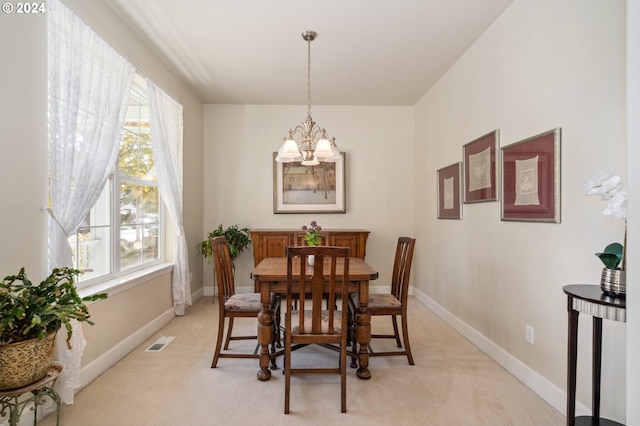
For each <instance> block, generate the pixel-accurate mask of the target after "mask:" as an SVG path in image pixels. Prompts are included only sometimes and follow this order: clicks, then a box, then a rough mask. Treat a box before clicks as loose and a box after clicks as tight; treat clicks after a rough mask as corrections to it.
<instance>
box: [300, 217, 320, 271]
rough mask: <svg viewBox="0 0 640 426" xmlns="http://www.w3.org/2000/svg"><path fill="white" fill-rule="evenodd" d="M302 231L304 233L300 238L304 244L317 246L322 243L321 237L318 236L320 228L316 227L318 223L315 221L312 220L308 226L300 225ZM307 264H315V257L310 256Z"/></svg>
mask: <svg viewBox="0 0 640 426" xmlns="http://www.w3.org/2000/svg"><path fill="white" fill-rule="evenodd" d="M302 231H304V234H303V235H302V238H304V242H305V243H306V244H307V245H308V246H317V245H319V244H320V243H321V242H322V235H321V234H320V231H322V227H321V226H320V225H318V222H316V221H315V220H312V221H311V223H310V224H309V226H307V225H302ZM307 262H308V263H309V265H312V266H313V264H314V263H315V256H313V255H311V256H309V257H307Z"/></svg>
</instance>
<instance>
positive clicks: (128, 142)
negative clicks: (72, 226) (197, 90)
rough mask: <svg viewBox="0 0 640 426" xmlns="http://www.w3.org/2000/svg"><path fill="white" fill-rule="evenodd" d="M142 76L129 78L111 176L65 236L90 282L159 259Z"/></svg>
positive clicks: (156, 196)
mask: <svg viewBox="0 0 640 426" xmlns="http://www.w3.org/2000/svg"><path fill="white" fill-rule="evenodd" d="M148 109H149V108H148V101H147V85H146V80H145V78H144V77H143V76H142V75H140V74H137V73H136V75H135V77H134V81H133V86H132V90H131V96H130V98H129V104H128V107H127V113H126V119H125V124H124V128H123V129H122V134H121V140H120V151H119V156H118V162H117V166H116V170H114V173H113V177H112V178H111V179H110V180H109V182H108V183H107V184H106V185H105V188H104V190H103V191H102V194H101V196H100V198H99V200H98V202H97V203H96V205H95V206H94V207H93V208H92V209H91V211H90V212H89V214H88V215H87V217H86V218H85V220H84V224H83V225H82V226H81V227H79V228H78V231H77V233H76V235H73V236H71V237H70V238H69V243H70V244H71V247H72V250H73V263H74V267H76V268H78V269H81V270H86V269H89V271H88V272H85V273H84V274H82V275H80V277H79V281H81V282H87V281H89V280H92V281H95V280H96V279H99V278H102V279H104V278H106V277H108V276H117V275H120V274H122V273H126V272H131V271H134V270H136V269H140V268H143V267H146V266H149V265H150V264H153V263H159V262H160V260H161V258H162V210H161V205H162V204H161V202H160V195H159V191H158V182H157V177H156V173H155V167H154V163H153V151H152V138H151V130H150V129H151V128H150V123H149V111H148Z"/></svg>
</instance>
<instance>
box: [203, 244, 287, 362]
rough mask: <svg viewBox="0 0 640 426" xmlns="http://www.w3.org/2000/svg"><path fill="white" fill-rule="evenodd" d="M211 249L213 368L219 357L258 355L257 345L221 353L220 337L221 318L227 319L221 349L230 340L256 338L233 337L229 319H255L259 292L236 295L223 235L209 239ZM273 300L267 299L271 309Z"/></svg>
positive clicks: (256, 356) (257, 310)
mask: <svg viewBox="0 0 640 426" xmlns="http://www.w3.org/2000/svg"><path fill="white" fill-rule="evenodd" d="M211 249H212V254H213V259H214V261H215V266H216V276H217V280H218V338H217V341H216V349H215V352H214V355H213V361H212V363H211V368H216V366H217V364H218V359H219V358H259V356H260V355H259V354H258V347H259V346H258V345H257V343H256V349H255V350H254V351H253V353H241V352H230V353H225V352H222V338H223V336H224V324H225V320H226V319H227V318H228V319H229V325H228V329H227V337H226V339H225V342H224V350H225V351H227V350H229V342H230V341H231V340H249V339H257V336H255V335H252V336H246V335H243V336H240V335H238V336H233V335H232V332H233V320H234V318H253V319H254V320H256V318H257V317H258V313H259V312H260V310H261V308H262V303H261V302H260V293H243V294H236V292H235V282H234V276H233V265H232V264H231V254H230V252H229V245H228V243H227V239H226V237H224V236H219V237H214V238H212V239H211ZM274 304H275V301H274V299H273V298H272V301H271V305H272V306H271V309H274V308H275V306H273V305H274Z"/></svg>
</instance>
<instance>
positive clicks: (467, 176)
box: [462, 130, 499, 204]
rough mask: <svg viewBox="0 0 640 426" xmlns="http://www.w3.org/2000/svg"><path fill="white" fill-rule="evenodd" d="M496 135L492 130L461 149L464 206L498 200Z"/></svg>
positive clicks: (496, 132) (496, 131) (495, 131)
mask: <svg viewBox="0 0 640 426" xmlns="http://www.w3.org/2000/svg"><path fill="white" fill-rule="evenodd" d="M498 133H499V131H498V130H494V131H493V132H491V133H487V134H486V135H484V136H481V137H479V138H478V139H475V140H473V141H471V142H469V143H468V144H466V145H464V146H463V147H462V159H463V163H464V202H465V204H467V203H480V202H484V201H496V200H497V199H498V189H497V188H498V187H497V183H498V176H497V175H498V173H497V168H498V167H497V163H496V153H497V149H498Z"/></svg>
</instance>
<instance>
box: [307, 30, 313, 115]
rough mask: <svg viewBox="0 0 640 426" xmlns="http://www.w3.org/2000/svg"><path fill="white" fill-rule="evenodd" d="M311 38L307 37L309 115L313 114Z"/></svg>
mask: <svg viewBox="0 0 640 426" xmlns="http://www.w3.org/2000/svg"><path fill="white" fill-rule="evenodd" d="M311 40H312V39H311V38H308V39H307V115H309V116H311Z"/></svg>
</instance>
